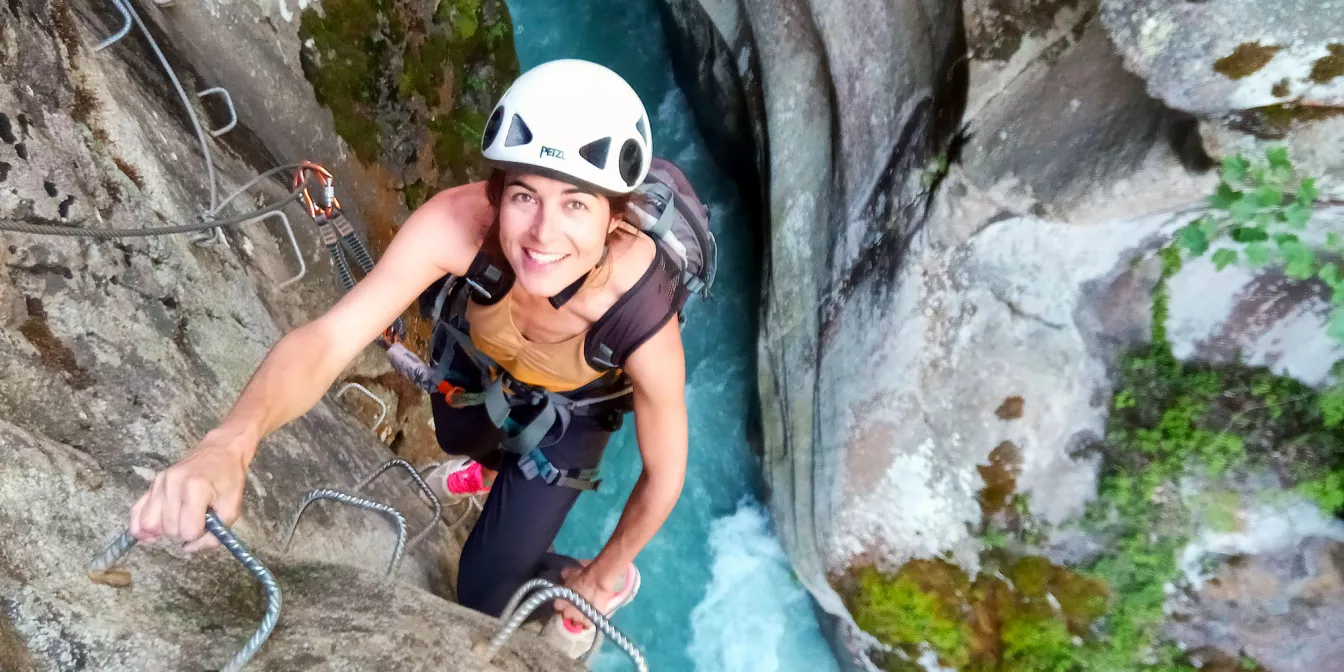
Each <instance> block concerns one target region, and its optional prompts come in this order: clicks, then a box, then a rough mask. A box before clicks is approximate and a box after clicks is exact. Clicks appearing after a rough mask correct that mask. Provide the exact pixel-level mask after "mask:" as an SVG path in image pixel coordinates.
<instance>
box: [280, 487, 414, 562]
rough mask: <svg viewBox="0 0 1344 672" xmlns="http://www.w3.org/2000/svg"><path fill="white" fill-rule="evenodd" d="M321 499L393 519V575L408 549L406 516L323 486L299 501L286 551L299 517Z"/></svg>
mask: <svg viewBox="0 0 1344 672" xmlns="http://www.w3.org/2000/svg"><path fill="white" fill-rule="evenodd" d="M319 499H330V500H333V501H336V502H339V503H341V504H345V505H347V506H356V507H359V508H361V509H367V510H369V511H377V512H379V513H382V514H384V515H386V516H387V517H388V518H391V519H392V523H393V525H395V526H396V528H397V546H396V548H395V549H393V551H392V562H390V563H388V566H387V575H388V576H392V574H393V573H394V572H396V570H397V564H398V563H400V562H401V555H402V553H403V552H405V550H406V517H405V516H402V515H401V512H400V511H397V510H396V509H394V508H392V507H390V506H388V505H386V504H383V503H380V502H375V501H373V500H371V499H364V498H363V497H356V496H354V495H347V494H345V493H344V492H339V491H336V490H331V489H328V488H321V489H318V490H314V491H312V492H310V493H308V494H307V495H304V497H303V501H302V502H300V503H299V510H298V512H297V513H295V514H294V523H293V524H292V525H290V526H289V533H288V534H286V535H285V544H284V549H285V552H288V551H289V544H290V542H291V541H293V540H294V532H295V530H298V529H299V519H300V518H302V517H303V512H304V510H305V509H307V508H308V505H309V504H312V503H313V502H315V501H317V500H319Z"/></svg>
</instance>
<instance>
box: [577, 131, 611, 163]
mask: <svg viewBox="0 0 1344 672" xmlns="http://www.w3.org/2000/svg"><path fill="white" fill-rule="evenodd" d="M610 153H611V138H609V137H608V138H602V139H601V140H594V141H592V142H590V143H588V144H586V145H584V146H583V147H580V148H579V156H582V157H583V160H584V161H587V162H588V163H591V164H593V165H594V166H596V167H597V169H598V170H606V168H607V155H608V154H610Z"/></svg>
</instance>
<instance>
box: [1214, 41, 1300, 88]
mask: <svg viewBox="0 0 1344 672" xmlns="http://www.w3.org/2000/svg"><path fill="white" fill-rule="evenodd" d="M1282 48H1283V47H1275V46H1265V45H1262V44H1260V43H1259V42H1245V43H1242V44H1239V45H1237V48H1236V49H1233V50H1232V53H1231V54H1228V55H1227V56H1224V57H1223V58H1220V59H1218V60H1217V61H1215V62H1214V64H1213V69H1214V71H1215V72H1217V73H1219V74H1221V75H1224V76H1226V77H1227V78H1228V79H1241V78H1243V77H1249V76H1250V75H1252V74H1255V73H1256V72H1259V71H1260V69H1261V68H1263V67H1265V66H1266V65H1268V64H1269V62H1270V61H1271V60H1274V55H1275V54H1277V53H1279V50H1280V49H1282Z"/></svg>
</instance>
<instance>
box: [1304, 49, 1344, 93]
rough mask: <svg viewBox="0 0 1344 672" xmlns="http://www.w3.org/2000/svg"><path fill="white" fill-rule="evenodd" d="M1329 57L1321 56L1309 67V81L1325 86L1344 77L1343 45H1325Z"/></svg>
mask: <svg viewBox="0 0 1344 672" xmlns="http://www.w3.org/2000/svg"><path fill="white" fill-rule="evenodd" d="M1326 48H1327V49H1329V50H1330V55H1328V56H1322V57H1321V58H1320V59H1318V60H1317V61H1316V62H1315V63H1313V64H1312V66H1311V81H1313V82H1316V83H1317V84H1326V83H1328V82H1329V81H1330V80H1332V79H1334V78H1336V77H1339V76H1340V75H1344V44H1331V45H1327V47H1326Z"/></svg>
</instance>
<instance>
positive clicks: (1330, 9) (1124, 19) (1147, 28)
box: [1101, 0, 1344, 196]
mask: <svg viewBox="0 0 1344 672" xmlns="http://www.w3.org/2000/svg"><path fill="white" fill-rule="evenodd" d="M1101 21H1102V23H1104V24H1105V26H1106V29H1107V31H1108V32H1109V33H1110V35H1111V38H1112V40H1113V41H1114V44H1115V46H1116V49H1117V50H1118V51H1119V52H1120V53H1121V54H1122V55H1123V56H1124V59H1125V64H1126V66H1127V67H1128V68H1129V69H1131V70H1132V71H1134V72H1135V73H1137V74H1138V75H1139V76H1141V77H1143V79H1144V80H1145V82H1146V85H1147V90H1148V92H1149V93H1150V94H1151V95H1152V96H1153V97H1154V98H1157V99H1158V100H1161V101H1163V102H1164V103H1166V104H1167V105H1169V106H1171V107H1173V108H1176V109H1180V110H1185V111H1188V112H1192V113H1195V114H1198V115H1200V116H1201V117H1203V118H1205V119H1206V123H1204V124H1202V125H1201V133H1202V134H1203V136H1204V138H1205V145H1206V147H1207V148H1208V150H1209V152H1210V153H1211V154H1213V155H1215V156H1230V155H1232V154H1235V153H1237V152H1242V153H1253V154H1261V153H1263V151H1264V149H1263V148H1264V146H1265V145H1266V144H1269V143H1274V144H1279V145H1284V146H1287V147H1288V149H1289V151H1290V152H1291V153H1292V155H1293V156H1294V157H1295V158H1296V160H1297V163H1298V165H1300V166H1302V167H1304V168H1306V169H1308V170H1309V171H1310V172H1311V173H1312V174H1314V175H1319V176H1321V178H1322V180H1321V182H1322V188H1323V190H1324V191H1325V192H1327V193H1332V194H1334V195H1335V196H1340V195H1344V159H1341V158H1340V153H1339V152H1338V151H1337V148H1338V147H1339V146H1341V145H1344V31H1341V30H1340V29H1339V26H1340V25H1341V24H1344V6H1342V5H1340V4H1339V3H1334V2H1313V1H1312V0H1294V1H1290V2H1276V3H1273V4H1272V5H1266V4H1264V3H1260V2H1254V1H1253V0H1228V1H1226V2H1214V3H1209V2H1204V3H1200V2H1168V1H1167V0H1103V2H1102V3H1101Z"/></svg>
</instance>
